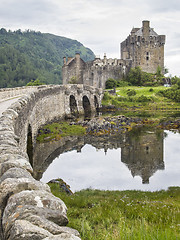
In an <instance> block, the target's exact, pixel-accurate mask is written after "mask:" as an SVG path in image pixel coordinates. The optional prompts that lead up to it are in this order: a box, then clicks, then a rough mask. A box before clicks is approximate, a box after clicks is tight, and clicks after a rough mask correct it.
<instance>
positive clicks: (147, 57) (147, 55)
mask: <svg viewBox="0 0 180 240" xmlns="http://www.w3.org/2000/svg"><path fill="white" fill-rule="evenodd" d="M146 60H147V61H148V60H149V52H146Z"/></svg>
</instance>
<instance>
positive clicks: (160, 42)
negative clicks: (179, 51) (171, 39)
mask: <svg viewBox="0 0 180 240" xmlns="http://www.w3.org/2000/svg"><path fill="white" fill-rule="evenodd" d="M164 44H165V35H158V34H157V33H156V32H155V31H154V29H153V28H150V22H149V21H143V22H142V27H141V28H133V29H132V31H131V33H130V35H129V36H128V37H127V38H126V40H124V41H123V42H122V43H121V59H117V58H115V59H112V58H109V59H108V58H107V57H106V54H104V58H103V59H100V57H96V58H95V59H94V60H93V61H90V62H84V61H83V60H82V59H81V57H80V54H79V53H77V54H76V55H75V57H73V58H70V57H68V59H66V57H64V65H63V70H62V75H63V76H62V77H63V84H68V83H76V84H77V83H79V84H86V85H90V86H94V87H98V88H105V83H106V81H107V80H108V79H109V78H113V79H122V78H123V77H124V76H126V74H127V73H128V72H129V70H130V69H131V68H134V67H136V66H140V67H141V69H142V70H143V71H145V72H148V73H155V72H156V71H157V67H158V66H160V68H161V69H162V73H164Z"/></svg>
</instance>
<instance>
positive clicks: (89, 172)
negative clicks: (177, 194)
mask: <svg viewBox="0 0 180 240" xmlns="http://www.w3.org/2000/svg"><path fill="white" fill-rule="evenodd" d="M33 161H34V176H35V178H36V179H38V180H41V181H42V182H45V183H47V182H49V181H50V180H52V179H57V178H61V179H63V180H64V181H65V182H66V183H67V184H68V185H70V187H71V190H72V191H79V190H82V189H87V188H92V189H100V190H143V191H156V190H161V189H164V190H166V189H167V188H168V187H170V186H180V134H179V133H178V132H177V131H167V130H161V129H138V130H136V131H132V132H128V133H122V134H119V135H116V136H103V137H102V136H99V137H94V136H83V137H76V136H74V137H67V138H63V139H61V140H60V141H57V142H52V143H41V144H38V145H37V146H36V149H35V153H34V160H33Z"/></svg>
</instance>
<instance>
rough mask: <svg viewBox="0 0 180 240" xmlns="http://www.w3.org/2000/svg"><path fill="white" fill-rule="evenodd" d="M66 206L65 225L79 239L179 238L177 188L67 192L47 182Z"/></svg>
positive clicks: (179, 202) (173, 239) (178, 199)
mask: <svg viewBox="0 0 180 240" xmlns="http://www.w3.org/2000/svg"><path fill="white" fill-rule="evenodd" d="M50 187H51V190H52V193H53V194H54V195H55V196H57V197H60V198H61V199H62V200H63V201H64V202H65V204H66V205H67V207H68V212H67V214H68V219H69V224H68V226H69V227H72V228H75V229H77V230H78V231H79V232H80V235H81V239H82V240H92V239H93V240H105V239H106V240H125V239H126V240H127V239H134V240H142V239H144V240H145V239H158V240H165V239H169V240H177V239H180V232H179V229H180V223H179V219H180V213H179V209H180V188H179V187H171V188H169V189H168V190H167V191H159V192H142V191H100V190H83V191H80V192H76V193H75V194H73V195H71V196H68V195H66V194H65V193H63V192H60V191H59V187H58V184H50Z"/></svg>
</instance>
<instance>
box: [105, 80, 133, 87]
mask: <svg viewBox="0 0 180 240" xmlns="http://www.w3.org/2000/svg"><path fill="white" fill-rule="evenodd" d="M130 85H131V83H130V82H127V81H124V80H115V79H113V78H109V79H108V80H107V81H106V89H111V88H114V87H126V86H130Z"/></svg>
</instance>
